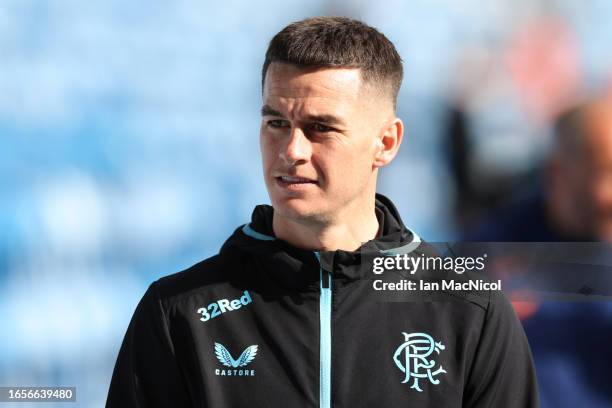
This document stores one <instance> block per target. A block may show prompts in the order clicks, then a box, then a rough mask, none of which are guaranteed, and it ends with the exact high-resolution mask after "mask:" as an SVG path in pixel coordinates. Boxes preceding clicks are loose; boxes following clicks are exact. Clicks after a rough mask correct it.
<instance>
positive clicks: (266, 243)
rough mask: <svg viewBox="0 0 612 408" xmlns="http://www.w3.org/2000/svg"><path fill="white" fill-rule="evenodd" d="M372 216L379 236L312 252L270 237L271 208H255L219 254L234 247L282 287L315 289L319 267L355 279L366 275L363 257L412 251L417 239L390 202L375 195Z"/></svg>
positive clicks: (271, 235) (259, 206) (344, 278)
mask: <svg viewBox="0 0 612 408" xmlns="http://www.w3.org/2000/svg"><path fill="white" fill-rule="evenodd" d="M375 210H376V216H377V218H378V222H379V225H380V229H379V236H378V237H377V238H375V239H373V240H370V241H368V242H365V243H364V244H363V245H362V246H361V247H360V248H358V249H357V250H356V251H342V250H337V251H321V252H319V253H318V254H319V257H318V258H319V259H317V257H316V256H315V252H313V251H308V250H304V249H300V248H296V247H294V246H292V245H290V244H289V243H287V242H286V241H283V240H281V239H278V238H276V237H275V236H274V231H273V228H272V219H273V216H274V209H273V208H272V207H271V206H269V205H258V206H257V207H255V209H254V210H253V215H252V219H251V222H250V223H249V224H245V225H243V226H242V227H240V228H238V229H237V230H236V231H235V232H234V234H233V235H232V236H231V237H230V238H229V239H228V240H227V241H226V243H225V244H224V245H223V247H222V249H221V252H224V251H228V250H229V249H230V248H236V249H239V250H241V251H244V252H247V253H250V254H252V255H255V259H260V260H263V266H264V268H265V269H266V270H268V271H269V272H270V273H271V274H273V275H275V278H277V279H280V280H281V281H282V283H283V284H284V285H286V286H289V287H293V288H299V287H303V286H313V287H314V286H315V285H316V287H318V280H319V267H322V268H323V269H325V270H327V271H330V272H332V275H333V277H334V279H340V280H349V281H350V280H355V279H359V278H362V277H365V276H370V274H369V273H368V270H369V268H362V267H360V265H361V260H362V256H363V255H367V256H377V255H379V256H380V255H382V256H384V255H395V254H404V253H410V252H412V251H414V250H415V249H416V248H417V247H418V246H419V245H420V243H421V240H420V238H419V237H418V236H417V235H416V234H415V233H413V232H412V231H410V230H409V229H408V228H406V226H404V224H403V222H402V220H401V218H400V216H399V213H398V211H397V209H396V208H395V206H394V205H393V203H392V202H391V200H389V199H388V198H387V197H385V196H383V195H382V194H376V202H375Z"/></svg>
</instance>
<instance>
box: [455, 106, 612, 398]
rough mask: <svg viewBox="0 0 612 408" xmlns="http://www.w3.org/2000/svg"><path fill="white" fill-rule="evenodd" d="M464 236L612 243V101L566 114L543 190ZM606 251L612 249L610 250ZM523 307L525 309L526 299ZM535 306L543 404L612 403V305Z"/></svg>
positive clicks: (555, 279)
mask: <svg viewBox="0 0 612 408" xmlns="http://www.w3.org/2000/svg"><path fill="white" fill-rule="evenodd" d="M464 240H467V241H482V242H485V241H486V242H577V241H587V242H595V241H604V242H608V243H610V242H612V99H610V98H609V97H608V98H605V97H599V98H593V99H591V100H587V101H584V102H582V103H580V104H577V105H576V106H574V107H572V108H570V109H568V110H566V111H565V112H564V113H562V114H561V115H560V116H559V117H558V119H557V120H556V122H555V126H554V135H553V144H552V147H551V150H550V154H549V156H548V157H547V159H546V160H545V163H544V166H543V170H542V174H541V184H540V185H539V186H538V188H533V189H531V190H530V191H529V192H528V193H526V194H522V195H520V197H519V198H518V199H516V200H515V202H513V203H512V204H510V205H508V206H507V207H506V208H503V209H501V210H499V211H496V212H494V213H493V215H491V216H488V217H487V219H486V221H484V222H483V223H482V224H481V225H479V226H478V227H476V228H475V229H473V230H471V231H468V232H467V233H466V235H465V236H464ZM604 251H608V252H606V253H609V247H606V248H604ZM606 256H607V257H608V258H609V255H606ZM595 265H597V262H593V265H590V267H593V266H595ZM588 266H589V265H583V266H579V264H576V265H575V266H574V272H577V273H579V274H580V272H582V273H587V270H586V269H585V268H586V267H588ZM557 272H560V271H557ZM604 272H605V271H604ZM536 279H542V276H539V277H536ZM544 279H548V282H549V283H548V285H549V287H557V288H558V287H560V286H561V285H563V284H564V282H561V281H560V279H564V278H562V277H561V275H559V274H555V273H554V271H553V272H552V273H551V275H549V276H548V277H546V278H544ZM607 285H608V286H607V287H609V283H608V284H607ZM596 289H600V290H601V288H596ZM589 290H591V289H589ZM553 291H555V289H553ZM518 304H519V309H520V305H521V304H522V302H520V301H519V302H518ZM535 306H536V307H535V308H533V310H532V311H530V312H528V313H526V314H525V315H524V316H523V324H524V328H525V331H526V333H527V336H528V338H529V341H530V344H531V347H532V350H533V352H534V358H535V361H536V368H537V373H538V383H539V384H540V387H541V400H542V406H543V407H554V408H560V407H573V406H585V407H587V406H588V407H598V408H599V407H612V388H611V387H610V383H609V373H608V372H609V365H610V362H612V349H611V348H610V340H611V339H612V314H611V311H612V308H611V307H610V304H609V302H605V301H593V302H588V299H587V300H585V301H583V302H569V301H568V302H567V303H558V302H546V301H545V302H542V303H540V304H537V303H536V304H535ZM519 311H520V310H519Z"/></svg>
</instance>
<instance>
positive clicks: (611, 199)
mask: <svg viewBox="0 0 612 408" xmlns="http://www.w3.org/2000/svg"><path fill="white" fill-rule="evenodd" d="M608 108H610V107H608ZM602 110H603V109H602ZM598 113H599V115H593V116H594V117H593V119H592V121H591V124H590V125H591V126H590V127H589V134H588V135H587V139H588V148H587V149H588V153H587V157H588V160H587V163H585V166H586V168H587V176H586V178H585V179H584V180H582V182H583V183H584V184H585V187H586V197H585V198H586V201H587V202H588V205H589V207H590V208H589V210H590V217H589V218H590V221H591V228H592V229H593V230H594V235H595V237H596V238H597V239H600V240H606V241H609V242H612V108H610V109H608V110H604V111H603V112H598Z"/></svg>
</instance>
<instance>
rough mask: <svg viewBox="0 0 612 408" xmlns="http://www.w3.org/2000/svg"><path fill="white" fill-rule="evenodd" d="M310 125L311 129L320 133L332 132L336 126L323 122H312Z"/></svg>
mask: <svg viewBox="0 0 612 408" xmlns="http://www.w3.org/2000/svg"><path fill="white" fill-rule="evenodd" d="M309 127H310V130H312V131H313V132H318V133H325V132H331V131H333V130H334V128H332V127H329V126H327V125H324V124H322V123H312V124H311V125H310V126H309Z"/></svg>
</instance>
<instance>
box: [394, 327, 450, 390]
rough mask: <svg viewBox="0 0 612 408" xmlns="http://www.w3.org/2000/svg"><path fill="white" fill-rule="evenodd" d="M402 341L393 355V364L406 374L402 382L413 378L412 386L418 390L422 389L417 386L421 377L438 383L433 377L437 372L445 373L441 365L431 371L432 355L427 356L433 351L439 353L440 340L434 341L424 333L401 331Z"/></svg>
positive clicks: (441, 348)
mask: <svg viewBox="0 0 612 408" xmlns="http://www.w3.org/2000/svg"><path fill="white" fill-rule="evenodd" d="M402 334H403V335H404V343H402V344H401V345H400V346H399V347H398V348H397V350H395V354H394V355H393V361H395V365H397V367H398V368H399V369H400V370H401V371H402V372H403V373H405V374H406V376H405V377H404V381H402V384H404V383H407V382H408V381H410V379H413V380H414V381H413V383H412V386H411V387H410V388H414V389H416V390H417V391H419V392H422V391H423V390H422V389H421V387H419V380H420V379H421V378H426V379H428V380H429V381H430V382H431V383H432V384H434V385H437V384H440V380H438V379H437V378H435V377H436V376H437V375H438V374H442V373H446V371H445V370H444V369H443V368H442V365H440V367H439V368H438V369H437V370H435V371H432V369H433V368H434V366H435V365H436V362H435V360H434V359H433V357H435V355H434V356H433V357H432V358H431V359H430V358H429V357H430V356H431V355H432V354H433V352H434V351H435V352H436V354H440V350H444V348H445V347H444V345H443V344H442V342H436V341H434V339H433V338H432V337H431V336H430V335H429V334H426V333H410V334H407V333H403V332H402Z"/></svg>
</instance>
